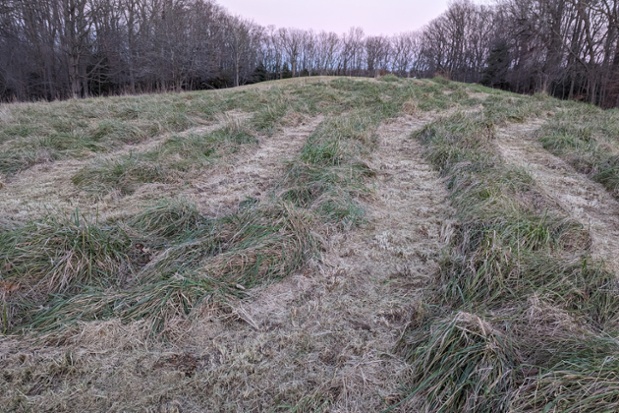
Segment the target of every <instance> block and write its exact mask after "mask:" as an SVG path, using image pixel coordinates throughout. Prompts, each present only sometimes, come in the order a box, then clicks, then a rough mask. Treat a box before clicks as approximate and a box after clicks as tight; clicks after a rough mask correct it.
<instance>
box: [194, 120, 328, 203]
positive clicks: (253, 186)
mask: <svg viewBox="0 0 619 413" xmlns="http://www.w3.org/2000/svg"><path fill="white" fill-rule="evenodd" d="M322 120H323V117H322V116H318V117H316V118H308V119H304V120H302V121H301V122H300V124H299V125H296V126H289V127H284V128H283V129H282V130H280V131H277V132H276V133H275V134H274V135H273V136H265V137H260V139H259V140H260V143H259V146H258V148H257V149H256V148H251V149H243V150H242V152H241V153H240V154H239V155H238V156H237V158H236V159H235V161H234V162H232V163H230V164H227V165H222V166H220V167H217V168H216V169H215V170H213V171H209V172H208V173H205V174H203V175H202V176H199V177H197V178H196V179H194V180H192V182H191V189H189V190H188V191H187V192H186V194H185V195H189V196H190V197H191V198H193V199H194V200H195V202H196V204H197V205H199V207H200V209H202V210H205V211H208V212H209V213H217V212H218V209H220V208H225V207H231V208H236V207H237V206H238V205H239V203H241V202H243V201H248V200H249V201H252V200H253V201H258V200H264V199H265V198H266V197H267V195H268V193H269V191H270V190H272V189H273V185H274V181H275V180H276V179H277V178H278V177H279V176H280V175H281V173H282V170H283V168H284V167H285V164H286V161H289V160H291V158H292V157H294V156H295V154H296V153H297V152H298V151H299V150H300V149H301V147H302V146H303V144H304V143H305V141H306V140H307V138H308V136H309V135H310V134H311V133H312V132H313V131H314V130H315V129H316V127H317V126H318V124H320V122H321V121H322ZM247 197H250V198H247Z"/></svg>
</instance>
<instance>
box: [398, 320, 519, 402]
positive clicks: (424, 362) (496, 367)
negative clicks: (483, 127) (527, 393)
mask: <svg viewBox="0 0 619 413" xmlns="http://www.w3.org/2000/svg"><path fill="white" fill-rule="evenodd" d="M426 334H427V335H428V336H427V337H424V338H423V339H420V340H419V341H418V342H417V343H409V346H408V347H407V348H408V351H409V352H408V353H407V354H406V356H407V359H408V361H409V362H410V365H411V369H412V375H413V379H412V382H411V383H410V384H411V386H412V390H411V392H410V393H409V394H408V395H407V399H405V400H404V401H403V402H400V403H401V404H409V403H410V404H412V405H413V406H415V407H419V408H420V409H421V410H423V411H431V412H445V413H447V412H497V411H508V408H509V405H510V398H509V396H510V390H511V389H513V388H514V387H515V386H516V385H517V383H518V376H519V369H520V368H521V367H520V360H519V356H518V352H517V349H516V348H514V344H513V343H512V342H511V341H510V338H509V337H508V336H507V335H505V334H503V333H502V332H501V331H499V330H498V329H497V328H496V327H494V326H493V325H492V324H491V323H489V322H488V321H487V320H484V319H482V318H481V317H479V316H477V315H475V314H471V313H467V312H462V311H461V312H457V313H456V314H455V315H454V316H452V317H448V318H446V319H442V320H439V321H436V322H434V323H433V324H432V326H431V328H430V331H427V332H426ZM441 372H445V373H444V374H441Z"/></svg>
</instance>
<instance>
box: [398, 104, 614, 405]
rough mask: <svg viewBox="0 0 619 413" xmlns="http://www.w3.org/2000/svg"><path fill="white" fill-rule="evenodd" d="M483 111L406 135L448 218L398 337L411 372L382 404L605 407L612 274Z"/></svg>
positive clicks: (608, 400) (610, 380) (610, 377)
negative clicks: (443, 189) (499, 142)
mask: <svg viewBox="0 0 619 413" xmlns="http://www.w3.org/2000/svg"><path fill="white" fill-rule="evenodd" d="M543 104H545V103H543ZM493 116H494V115H493V114H492V113H490V114H489V113H488V112H487V111H486V112H485V114H484V115H468V116H465V115H462V114H456V115H454V116H452V117H451V118H448V119H443V120H441V121H440V122H435V123H434V124H431V125H429V126H428V127H426V128H425V129H424V130H422V131H421V132H420V133H419V134H418V135H417V138H418V139H420V140H421V141H422V142H423V144H424V145H425V147H426V150H427V153H426V155H427V157H428V159H429V160H430V161H431V162H432V163H433V164H434V165H435V167H436V168H437V169H438V170H440V171H441V173H442V175H443V176H444V177H445V178H446V180H447V184H448V188H449V190H450V194H451V202H452V205H453V206H454V207H455V210H456V218H457V224H455V225H454V226H453V227H452V228H451V237H450V242H449V245H448V247H447V248H446V250H445V251H444V256H443V259H442V261H441V265H440V269H439V271H438V274H437V277H436V280H435V283H434V285H433V286H432V288H431V289H430V291H429V292H428V295H427V297H426V300H427V301H428V303H429V304H428V305H427V306H426V310H425V313H423V312H422V313H419V314H418V315H417V317H416V319H414V320H412V322H411V327H410V328H409V329H408V332H407V334H406V335H405V337H404V338H403V339H402V341H401V342H400V345H399V348H400V350H401V351H402V352H403V354H404V355H405V357H406V358H407V360H408V361H409V362H410V364H411V368H412V372H411V376H410V378H409V388H408V391H407V392H405V393H404V394H403V395H402V400H401V401H400V402H399V404H397V405H395V406H394V407H393V409H396V408H400V409H404V410H406V409H407V408H408V409H419V410H421V411H432V412H456V411H458V412H460V411H462V412H516V411H530V412H534V411H548V412H565V411H571V412H584V411H587V412H606V411H614V410H616V409H618V408H619V377H617V375H616V372H613V370H612V360H614V359H615V357H616V354H617V351H619V342H617V341H616V340H614V339H610V338H609V337H611V336H613V334H615V333H616V332H617V323H618V321H619V311H618V310H617V308H619V295H618V294H617V283H616V280H615V275H614V274H611V273H608V272H607V271H605V270H604V269H602V268H601V267H600V266H599V265H598V264H596V263H595V262H592V260H591V258H590V257H589V254H588V248H589V245H590V239H589V236H588V234H587V232H586V231H585V230H584V228H582V226H581V225H579V224H577V223H575V222H572V221H570V220H568V219H566V218H565V217H563V216H561V214H560V212H558V211H555V210H554V209H553V207H552V204H551V203H550V202H547V201H546V200H545V199H544V196H543V194H541V193H539V192H538V191H537V189H536V187H535V184H534V182H533V180H532V179H531V177H530V176H528V174H527V173H526V172H525V171H523V170H519V169H514V168H512V167H510V166H508V165H506V164H505V163H504V162H503V161H502V159H501V158H500V157H499V156H497V154H496V151H495V149H494V146H493V139H494V128H495V126H494V125H495V122H504V121H505V120H502V119H492V117H493ZM606 364H608V365H606ZM572 378H573V379H574V380H571V379H572Z"/></svg>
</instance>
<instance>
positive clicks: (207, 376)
mask: <svg viewBox="0 0 619 413" xmlns="http://www.w3.org/2000/svg"><path fill="white" fill-rule="evenodd" d="M617 124H618V123H617V113H616V111H602V110H599V109H597V108H594V107H591V106H588V105H585V104H580V103H569V102H562V101H558V100H554V99H552V98H549V97H547V96H543V95H535V96H520V95H514V94H509V93H504V92H500V91H496V90H492V89H487V88H484V87H481V86H477V85H464V84H459V83H453V82H450V81H447V80H445V79H442V78H437V79H433V80H416V79H414V80H412V79H398V78H395V77H392V76H386V77H384V78H381V79H371V80H368V79H350V78H329V77H318V78H302V79H290V80H285V81H276V82H266V83H263V84H259V85H253V86H246V87H241V88H237V89H230V90H222V91H210V92H192V93H180V94H164V95H148V96H137V97H118V98H106V99H91V100H88V99H87V100H74V101H67V102H55V103H31V104H12V105H3V106H0V366H1V367H2V368H1V370H2V373H1V374H0V406H2V407H0V410H1V411H7V412H84V411H93V412H95V411H97V412H99V411H106V412H129V411H136V412H138V411H139V412H142V411H144V412H203V411H217V412H249V411H252V412H262V411H264V412H381V411H382V412H416V411H422V412H540V411H544V412H612V411H619V373H618V371H619V370H618V368H619V359H618V358H617V354H619V341H618V334H619V325H618V323H619V294H618V292H619V284H618V283H617V275H618V272H619V258H618V257H617V256H616V255H617V254H616V251H617V250H619V203H618V202H619V201H618V193H619V189H618V188H619V161H617V159H619V129H618V127H617Z"/></svg>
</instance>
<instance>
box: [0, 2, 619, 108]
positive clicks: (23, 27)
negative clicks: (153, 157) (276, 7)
mask: <svg viewBox="0 0 619 413" xmlns="http://www.w3.org/2000/svg"><path fill="white" fill-rule="evenodd" d="M386 73H392V74H395V75H397V76H402V77H432V76H436V75H440V76H444V77H447V78H450V79H452V80H456V81H464V82H479V83H482V84H485V85H487V86H491V87H495V88H501V89H505V90H511V91H515V92H519V93H529V94H530V93H538V92H542V93H547V94H550V95H552V96H556V97H560V98H565V99H576V100H582V101H587V102H590V103H593V104H596V105H600V106H602V107H616V106H619V1H618V0H499V1H498V2H497V3H496V4H494V5H492V6H487V5H477V4H475V3H473V2H469V1H456V2H454V3H452V4H451V5H450V7H449V8H448V10H447V11H446V12H445V13H444V14H442V15H441V16H439V17H438V18H437V19H435V20H433V21H432V22H430V23H429V24H428V25H427V26H426V27H425V28H423V29H422V30H420V31H416V32H408V33H402V34H398V35H393V36H367V35H365V34H364V32H363V30H362V29H361V28H352V29H350V30H349V31H348V32H346V33H343V34H337V33H332V32H331V33H329V32H315V31H312V30H298V29H292V28H275V27H272V26H269V27H262V26H260V25H257V24H256V23H254V22H252V21H249V20H245V19H243V18H242V17H238V16H233V15H231V14H230V13H229V12H227V10H226V9H224V8H222V7H221V6H219V5H218V4H217V3H216V2H214V1H209V0H3V1H2V2H0V100H2V101H31V100H56V99H67V98H83V97H89V96H108V95H117V94H134V93H151V92H159V91H181V90H198V89H209V88H222V87H231V86H238V85H243V84H249V83H255V82H260V81H264V80H272V79H280V78H286V77H299V76H314V75H339V76H377V75H381V74H386Z"/></svg>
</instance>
